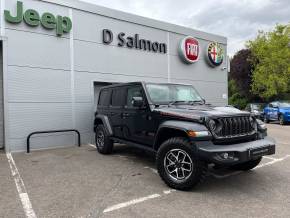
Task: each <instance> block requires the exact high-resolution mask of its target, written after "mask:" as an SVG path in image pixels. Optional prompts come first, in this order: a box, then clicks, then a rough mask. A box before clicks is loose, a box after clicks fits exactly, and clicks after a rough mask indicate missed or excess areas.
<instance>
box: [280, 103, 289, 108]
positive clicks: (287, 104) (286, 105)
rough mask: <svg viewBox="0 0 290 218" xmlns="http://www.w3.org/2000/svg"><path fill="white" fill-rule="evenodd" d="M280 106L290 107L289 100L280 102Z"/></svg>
mask: <svg viewBox="0 0 290 218" xmlns="http://www.w3.org/2000/svg"><path fill="white" fill-rule="evenodd" d="M279 107H290V103H288V102H281V103H280V104H279Z"/></svg>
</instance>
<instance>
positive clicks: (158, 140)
mask: <svg viewBox="0 0 290 218" xmlns="http://www.w3.org/2000/svg"><path fill="white" fill-rule="evenodd" d="M189 130H193V131H205V130H207V128H206V127H205V126H204V125H202V124H199V123H192V122H187V121H178V120H177V121H175V120H172V121H165V122H163V123H162V124H161V125H160V126H159V128H158V131H157V133H156V137H155V141H154V145H153V149H154V150H155V151H157V150H158V149H159V147H160V145H161V144H162V143H163V142H165V141H166V140H168V139H170V138H173V137H183V138H187V139H189V138H190V137H189V136H188V134H187V132H188V131H189Z"/></svg>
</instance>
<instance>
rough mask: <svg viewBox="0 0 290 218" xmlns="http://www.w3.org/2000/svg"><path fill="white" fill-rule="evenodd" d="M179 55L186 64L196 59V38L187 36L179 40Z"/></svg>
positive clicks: (197, 51)
mask: <svg viewBox="0 0 290 218" xmlns="http://www.w3.org/2000/svg"><path fill="white" fill-rule="evenodd" d="M179 56H180V57H181V58H182V60H183V61H185V62H186V63H188V64H191V63H194V62H196V61H198V58H199V43H198V40H197V39H195V38H193V37H191V36H187V37H185V38H184V39H183V40H181V42H180V45H179Z"/></svg>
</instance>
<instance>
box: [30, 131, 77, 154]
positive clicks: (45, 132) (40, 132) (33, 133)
mask: <svg viewBox="0 0 290 218" xmlns="http://www.w3.org/2000/svg"><path fill="white" fill-rule="evenodd" d="M58 132H76V133H77V135H78V146H79V147H81V134H80V132H79V131H78V130H76V129H62V130H48V131H36V132H32V133H30V134H29V135H28V136H27V140H26V146H27V153H30V138H31V136H33V135H38V134H48V133H58Z"/></svg>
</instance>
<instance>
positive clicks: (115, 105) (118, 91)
mask: <svg viewBox="0 0 290 218" xmlns="http://www.w3.org/2000/svg"><path fill="white" fill-rule="evenodd" d="M125 95H126V88H125V87H116V88H114V89H113V90H112V98H111V103H110V107H109V114H108V117H109V120H110V124H111V126H112V129H113V133H114V136H115V137H118V138H123V131H122V124H123V119H122V113H123V110H124V104H125Z"/></svg>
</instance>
